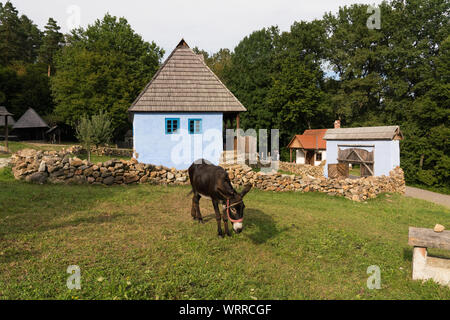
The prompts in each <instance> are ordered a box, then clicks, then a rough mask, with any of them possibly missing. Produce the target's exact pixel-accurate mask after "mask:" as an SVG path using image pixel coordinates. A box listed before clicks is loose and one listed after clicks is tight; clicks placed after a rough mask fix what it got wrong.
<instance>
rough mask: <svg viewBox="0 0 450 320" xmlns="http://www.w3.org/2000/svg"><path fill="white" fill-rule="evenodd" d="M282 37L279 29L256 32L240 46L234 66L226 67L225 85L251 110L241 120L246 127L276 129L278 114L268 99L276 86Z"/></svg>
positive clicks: (236, 51) (232, 56)
mask: <svg viewBox="0 0 450 320" xmlns="http://www.w3.org/2000/svg"><path fill="white" fill-rule="evenodd" d="M279 35H280V34H279V30H278V28H277V27H270V28H267V29H266V28H264V29H262V30H259V31H255V32H253V33H252V34H251V35H249V36H247V37H245V38H244V39H243V40H242V41H241V42H240V43H239V44H238V46H237V47H236V48H235V49H234V53H233V54H232V55H231V63H230V64H228V65H226V66H225V67H224V71H223V74H224V75H223V78H224V82H225V83H226V84H227V85H228V88H229V89H230V90H231V91H232V92H233V93H234V95H235V96H236V97H237V98H238V99H239V100H240V101H241V102H242V104H243V105H244V106H245V107H246V108H247V110H248V111H247V112H245V113H243V114H242V117H241V125H242V127H243V128H254V129H256V130H257V129H269V128H273V119H274V118H275V116H276V115H275V114H274V112H273V111H272V110H270V109H269V108H268V107H267V106H266V105H265V99H266V96H267V94H268V92H269V90H270V88H271V87H272V85H273V73H274V71H275V64H274V61H275V57H276V52H277V43H278V38H279Z"/></svg>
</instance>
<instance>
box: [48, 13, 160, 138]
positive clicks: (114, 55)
mask: <svg viewBox="0 0 450 320" xmlns="http://www.w3.org/2000/svg"><path fill="white" fill-rule="evenodd" d="M67 41H68V45H67V46H65V47H64V48H63V49H62V50H61V52H60V53H59V54H57V56H56V59H55V62H56V63H55V66H56V69H57V70H58V72H57V73H56V74H55V75H54V76H53V77H51V86H52V92H53V97H54V99H55V102H56V108H55V112H56V113H57V114H58V115H60V116H61V117H62V118H63V119H64V121H65V122H66V123H67V124H69V125H72V126H74V125H75V123H76V121H77V120H78V119H77V118H78V115H79V114H87V115H93V114H96V113H98V112H99V111H100V110H105V111H107V112H108V113H109V115H110V116H111V118H112V124H113V128H114V130H115V136H116V137H121V136H122V135H123V134H124V133H125V132H126V131H127V130H128V128H129V126H130V125H129V122H128V112H127V110H128V108H129V106H130V105H131V103H132V102H133V101H134V100H135V99H136V97H137V95H138V94H139V92H140V91H141V90H142V89H143V88H144V86H145V85H146V84H147V83H148V82H149V81H150V80H151V78H152V76H153V74H154V73H155V72H156V71H157V69H158V68H159V63H160V60H161V58H162V57H163V55H164V50H162V49H161V48H159V47H158V46H157V45H156V44H155V43H154V42H152V43H148V42H145V41H144V40H143V39H142V37H141V36H140V35H138V34H136V33H135V32H134V31H133V29H132V28H131V26H130V25H129V24H128V22H127V20H126V19H124V18H119V19H118V18H116V17H113V16H111V15H109V14H107V15H106V16H105V17H104V18H103V19H102V20H97V21H96V22H95V23H94V24H93V25H90V26H88V27H87V28H86V29H82V28H80V29H77V30H74V31H72V33H71V35H70V37H68V39H67Z"/></svg>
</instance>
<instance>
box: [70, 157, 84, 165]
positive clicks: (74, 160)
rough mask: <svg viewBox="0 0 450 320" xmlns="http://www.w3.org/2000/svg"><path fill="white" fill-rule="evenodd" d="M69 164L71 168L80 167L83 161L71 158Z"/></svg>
mask: <svg viewBox="0 0 450 320" xmlns="http://www.w3.org/2000/svg"><path fill="white" fill-rule="evenodd" d="M69 164H70V165H71V166H73V167H80V166H82V165H83V161H82V160H81V159H78V158H71V159H69Z"/></svg>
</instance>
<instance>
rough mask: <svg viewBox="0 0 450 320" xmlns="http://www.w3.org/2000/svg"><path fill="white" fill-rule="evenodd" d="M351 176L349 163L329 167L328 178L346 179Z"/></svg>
mask: <svg viewBox="0 0 450 320" xmlns="http://www.w3.org/2000/svg"><path fill="white" fill-rule="evenodd" d="M348 174H349V168H348V163H336V164H329V165H328V177H329V178H332V179H337V178H346V177H348Z"/></svg>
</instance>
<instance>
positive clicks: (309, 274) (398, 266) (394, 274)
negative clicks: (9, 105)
mask: <svg viewBox="0 0 450 320" xmlns="http://www.w3.org/2000/svg"><path fill="white" fill-rule="evenodd" d="M0 190H1V192H0V299H34V298H37V299H44V298H49V299H445V300H449V299H450V289H449V288H446V287H441V286H439V285H437V284H434V283H433V282H431V281H429V282H426V283H421V282H417V281H412V280H411V256H412V248H410V247H409V246H408V244H407V241H408V227H409V226H416V227H427V228H432V227H433V226H434V225H435V224H436V223H440V224H443V225H446V226H447V227H448V226H449V222H450V210H448V209H445V208H444V207H441V206H437V205H434V204H432V203H429V202H425V201H421V200H414V199H411V198H405V197H402V196H399V195H383V196H380V197H378V198H377V199H374V200H371V201H368V202H367V203H355V202H352V201H349V200H347V199H344V198H340V197H331V196H327V195H324V194H318V193H306V194H300V193H273V192H263V191H258V190H253V191H251V192H250V193H249V194H248V196H247V197H246V202H245V204H246V207H247V209H246V213H245V222H244V226H245V229H244V231H243V233H241V234H239V235H236V234H233V236H232V237H231V238H228V237H227V238H225V239H222V238H218V237H217V235H216V221H215V219H214V216H213V209H212V205H211V204H210V201H207V200H201V208H202V213H203V216H204V218H205V221H206V222H205V224H204V225H201V224H198V223H196V222H194V221H192V220H191V216H190V204H191V200H190V198H189V197H188V196H187V193H188V192H189V187H164V186H151V185H140V186H118V187H110V188H107V187H102V186H65V185H43V186H39V185H31V184H26V183H23V182H17V181H14V180H13V179H12V175H11V172H10V169H4V170H3V171H0ZM432 253H433V254H435V255H440V256H443V257H447V258H450V253H449V252H442V251H432ZM69 265H78V266H80V268H81V276H82V280H81V287H82V289H81V290H73V291H70V290H68V289H67V287H66V281H67V278H68V277H69V274H67V273H66V270H67V267H68V266H69ZM371 265H378V266H379V267H380V268H381V282H382V283H381V284H382V289H380V290H369V289H367V286H366V282H367V279H368V277H369V276H370V275H368V274H367V268H368V267H369V266H371Z"/></svg>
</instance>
